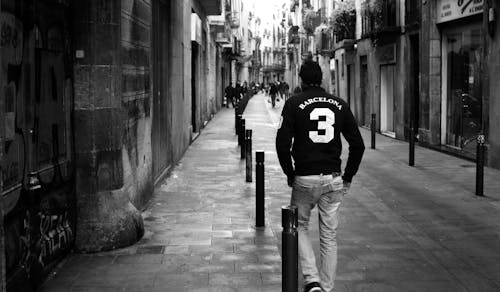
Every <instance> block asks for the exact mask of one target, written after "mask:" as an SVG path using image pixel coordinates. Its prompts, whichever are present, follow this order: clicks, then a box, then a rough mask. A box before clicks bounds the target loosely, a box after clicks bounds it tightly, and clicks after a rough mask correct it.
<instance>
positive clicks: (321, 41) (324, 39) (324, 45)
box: [314, 25, 334, 55]
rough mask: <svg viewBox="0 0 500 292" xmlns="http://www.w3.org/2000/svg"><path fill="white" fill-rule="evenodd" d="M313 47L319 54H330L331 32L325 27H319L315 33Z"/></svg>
mask: <svg viewBox="0 0 500 292" xmlns="http://www.w3.org/2000/svg"><path fill="white" fill-rule="evenodd" d="M314 38H315V47H316V48H317V50H318V51H319V52H321V54H323V55H324V54H331V53H332V52H333V47H334V42H333V32H332V30H331V29H330V28H329V27H327V26H326V25H321V26H319V27H318V28H317V29H316V32H315V36H314Z"/></svg>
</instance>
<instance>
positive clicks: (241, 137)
mask: <svg viewBox="0 0 500 292" xmlns="http://www.w3.org/2000/svg"><path fill="white" fill-rule="evenodd" d="M238 145H240V146H241V155H240V156H241V159H243V158H245V157H244V156H245V154H244V153H245V119H243V118H242V119H241V120H240V130H239V135H238Z"/></svg>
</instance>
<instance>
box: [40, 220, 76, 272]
mask: <svg viewBox="0 0 500 292" xmlns="http://www.w3.org/2000/svg"><path fill="white" fill-rule="evenodd" d="M38 215H39V216H40V255H39V256H38V262H39V263H40V264H41V265H42V266H45V264H46V263H47V262H50V261H51V260H52V259H53V258H54V257H55V256H57V255H58V254H60V253H61V251H62V250H64V249H65V248H66V247H67V246H68V245H69V244H70V243H71V242H72V241H73V230H72V229H71V226H70V221H69V216H68V213H67V212H65V213H63V214H57V215H44V214H42V213H39V214H38Z"/></svg>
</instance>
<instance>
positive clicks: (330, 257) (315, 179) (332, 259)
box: [276, 60, 365, 292]
mask: <svg viewBox="0 0 500 292" xmlns="http://www.w3.org/2000/svg"><path fill="white" fill-rule="evenodd" d="M299 76H300V77H301V79H302V89H303V92H302V93H299V94H295V95H293V96H292V97H290V98H289V99H288V100H287V101H286V102H285V105H284V106H283V111H282V117H281V125H280V128H279V130H278V133H277V136H276V150H277V154H278V159H279V162H280V165H281V168H282V169H283V172H284V173H285V174H286V176H287V179H288V185H289V186H290V187H292V196H291V204H292V205H294V206H296V207H297V211H298V219H299V225H298V228H297V230H298V236H299V261H300V266H301V267H302V274H303V276H304V283H305V291H306V292H313V291H314V292H321V291H324V292H332V291H334V290H333V289H334V281H335V276H336V269H337V226H338V221H339V207H340V203H341V202H342V198H343V196H344V195H346V194H347V192H348V191H349V188H350V185H351V180H352V177H353V176H354V175H355V174H356V172H357V171H358V168H359V164H360V163H361V158H362V156H363V152H364V149H365V146H364V143H363V139H362V137H361V134H360V132H359V129H358V125H357V123H356V120H355V119H354V116H353V114H352V112H351V110H350V109H349V106H348V105H347V103H345V102H344V101H343V100H342V99H340V98H338V97H335V96H333V95H331V94H328V93H326V92H325V90H324V89H323V88H321V87H320V84H321V78H322V72H321V68H320V67H319V65H318V63H316V62H313V61H310V60H309V61H306V62H305V63H304V64H303V65H302V67H301V69H300V74H299ZM340 133H342V134H343V136H344V138H345V139H346V140H347V142H348V143H349V156H348V159H347V164H346V166H345V172H344V174H343V175H342V174H341V160H340V154H341V153H342V144H341V137H340ZM292 141H293V142H292ZM292 153H293V154H292ZM292 156H293V160H294V162H295V165H293V164H292ZM315 206H318V210H319V239H320V262H319V271H318V267H317V266H316V260H315V259H316V258H315V255H314V250H313V248H312V245H311V241H310V239H309V235H308V230H309V218H310V215H311V210H312V209H313V208H314V207H315Z"/></svg>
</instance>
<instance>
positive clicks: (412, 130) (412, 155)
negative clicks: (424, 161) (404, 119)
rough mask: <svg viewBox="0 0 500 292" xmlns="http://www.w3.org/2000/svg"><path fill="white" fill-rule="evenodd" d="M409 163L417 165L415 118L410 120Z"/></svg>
mask: <svg viewBox="0 0 500 292" xmlns="http://www.w3.org/2000/svg"><path fill="white" fill-rule="evenodd" d="M409 151H410V153H409V157H408V164H409V165H410V166H415V128H414V121H413V119H411V120H410V149H409Z"/></svg>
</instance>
